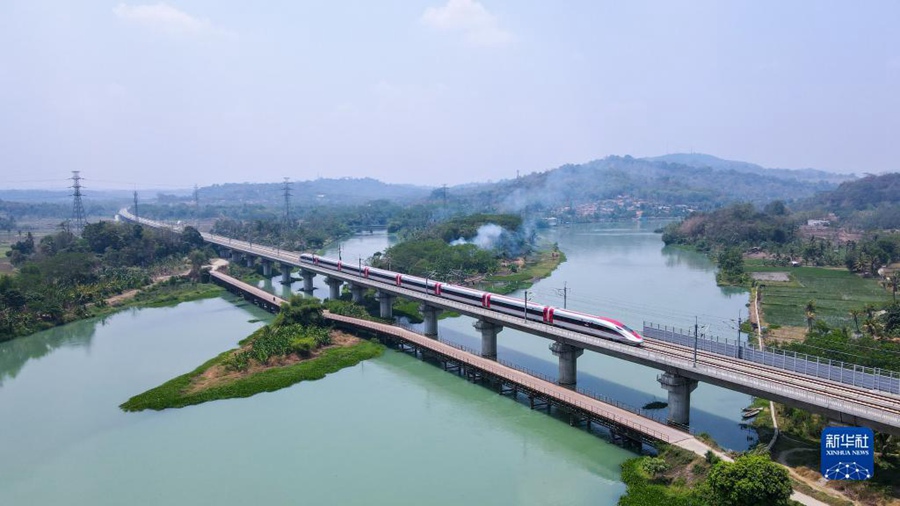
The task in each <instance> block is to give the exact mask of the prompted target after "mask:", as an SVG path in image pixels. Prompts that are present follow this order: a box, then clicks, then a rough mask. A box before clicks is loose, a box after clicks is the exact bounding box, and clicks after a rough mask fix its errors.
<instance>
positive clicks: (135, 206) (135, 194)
mask: <svg viewBox="0 0 900 506" xmlns="http://www.w3.org/2000/svg"><path fill="white" fill-rule="evenodd" d="M137 202H138V199H137V190H134V217H135V218H140V217H141V215H140V214H138V208H137Z"/></svg>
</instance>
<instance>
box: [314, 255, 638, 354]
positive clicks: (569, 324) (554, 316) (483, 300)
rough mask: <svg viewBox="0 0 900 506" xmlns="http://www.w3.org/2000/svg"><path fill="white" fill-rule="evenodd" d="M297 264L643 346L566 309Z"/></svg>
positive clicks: (352, 268)
mask: <svg viewBox="0 0 900 506" xmlns="http://www.w3.org/2000/svg"><path fill="white" fill-rule="evenodd" d="M300 263H301V264H311V265H315V266H318V267H320V268H323V269H329V270H333V271H338V272H344V273H348V274H351V275H355V276H359V277H362V278H366V279H373V280H375V281H381V282H383V283H390V284H392V285H395V286H399V287H402V288H409V289H411V290H416V291H422V292H424V293H426V294H429V295H435V296H438V297H442V298H445V299H449V300H454V301H457V302H462V303H463V304H468V305H471V306H477V307H482V308H486V309H491V310H494V311H497V312H500V313H504V314H508V315H512V316H525V317H526V318H528V319H529V320H533V321H537V322H543V323H546V324H548V325H553V326H554V327H559V328H563V329H568V330H572V331H575V332H580V333H582V334H588V335H591V336H597V337H602V338H604V339H612V340H614V341H621V342H623V343H626V344H630V345H633V346H640V345H641V343H643V342H644V338H643V337H642V336H641V335H640V334H638V333H637V331H635V330H633V329H631V328H629V327H628V326H627V325H625V324H624V323H622V322H620V321H617V320H613V319H611V318H604V317H601V316H594V315H589V314H584V313H579V312H577V311H572V310H569V309H559V308H555V307H552V306H543V305H541V304H538V303H536V302H532V301H528V307H527V308H526V307H525V302H524V301H523V300H522V299H516V298H513V297H507V296H505V295H498V294H496V293H490V292H483V291H481V290H474V289H472V288H466V287H463V286H458V285H452V284H449V283H442V282H440V281H435V280H433V279H425V278H420V277H418V276H411V275H409V274H403V273H400V272H394V271H388V270H384V269H376V268H375V267H367V266H363V267H359V266H357V265H355V264H353V263H344V262H342V261H340V260H335V259H334V258H327V257H320V256H318V255H312V254H309V253H302V254H301V255H300Z"/></svg>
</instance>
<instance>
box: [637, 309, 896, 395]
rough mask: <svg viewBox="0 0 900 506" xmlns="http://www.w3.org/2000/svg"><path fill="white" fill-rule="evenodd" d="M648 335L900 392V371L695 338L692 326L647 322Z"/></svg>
mask: <svg viewBox="0 0 900 506" xmlns="http://www.w3.org/2000/svg"><path fill="white" fill-rule="evenodd" d="M644 336H646V337H649V338H651V339H658V340H660V341H665V342H668V343H674V344H680V345H682V346H687V347H694V346H695V345H696V346H697V349H698V350H699V351H706V352H710V353H715V354H717V355H724V356H727V357H732V358H738V359H742V360H746V361H748V362H753V363H757V364H762V365H767V366H770V367H775V368H777V369H782V370H786V371H791V372H796V373H800V374H805V375H807V376H813V377H816V378H821V379H826V380H830V381H835V382H838V383H844V384H846V385H852V386H855V387H859V388H865V389H868V390H878V391H880V392H888V393H892V394H900V373H898V372H896V371H886V370H884V369H879V368H876V367H866V366H862V365H857V364H848V363H846V362H841V361H838V360H831V359H828V358H823V357H817V356H814V355H807V354H805V353H797V352H794V351H787V350H779V349H765V350H761V349H760V348H759V346H757V345H754V344H751V343H747V342H743V341H738V340H735V339H726V338H720V337H718V336H706V335H703V334H701V335H700V336H697V337H696V339H695V336H694V334H693V332H692V331H691V330H690V329H688V330H685V329H676V328H675V327H666V326H662V325H657V324H653V323H649V322H644Z"/></svg>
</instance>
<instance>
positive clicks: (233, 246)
mask: <svg viewBox="0 0 900 506" xmlns="http://www.w3.org/2000/svg"><path fill="white" fill-rule="evenodd" d="M119 215H120V217H122V218H123V219H126V220H130V221H135V222H139V223H142V224H144V225H147V226H152V227H159V228H168V229H175V230H176V231H177V230H179V229H180V227H173V226H172V225H167V224H164V223H161V222H157V221H153V220H147V219H145V218H137V217H135V216H134V215H132V214H130V213H128V211H127V210H124V209H123V210H122V211H120V212H119ZM201 235H202V236H203V239H204V240H205V241H207V242H209V243H210V244H213V245H215V246H217V247H218V248H219V249H220V253H222V254H223V255H228V256H231V257H232V259H235V258H237V257H242V258H243V259H244V261H245V262H246V263H247V265H254V264H255V262H256V261H257V260H258V261H259V262H260V263H261V264H262V268H263V272H264V274H266V275H271V274H272V270H273V266H275V265H278V266H279V268H280V270H281V275H282V283H285V284H289V283H291V281H292V273H293V272H294V270H295V269H297V268H299V270H300V276H301V277H302V279H303V289H304V291H307V292H311V291H312V290H313V283H312V278H313V276H315V275H317V274H321V275H323V276H325V282H326V284H327V285H328V286H329V296H330V297H331V298H337V297H338V296H339V295H340V289H341V286H342V285H343V284H345V283H346V284H348V285H349V287H350V292H351V293H352V294H353V299H354V300H356V301H360V300H362V297H363V294H364V293H365V291H366V290H369V289H372V290H375V293H376V297H377V298H378V299H379V301H380V302H381V316H382V317H385V318H390V317H391V316H392V312H391V307H392V302H393V300H394V299H395V298H396V297H403V298H407V299H411V300H416V301H418V302H420V303H421V304H422V307H421V308H422V312H423V314H424V316H425V334H426V335H430V336H436V335H437V334H438V329H437V321H438V319H437V316H438V314H439V313H440V312H441V311H444V310H450V311H455V312H458V313H460V314H463V315H467V316H470V317H472V318H474V319H475V320H476V321H475V323H474V326H475V328H476V329H477V330H479V331H480V333H481V336H482V349H481V356H482V357H483V358H484V359H487V360H496V356H497V334H498V333H499V332H500V331H501V330H502V329H503V328H504V327H508V328H514V329H517V330H520V331H522V332H527V333H530V334H533V335H537V336H540V337H544V338H546V339H549V340H551V341H552V343H551V344H550V349H551V351H552V352H553V354H554V355H556V356H557V357H558V358H559V380H558V383H559V384H560V385H561V386H563V387H568V388H571V389H574V388H575V380H576V378H577V371H576V362H577V358H578V357H579V356H580V355H581V354H582V353H583V352H584V351H585V350H589V351H593V352H597V353H602V354H604V355H609V356H613V357H616V358H620V359H623V360H628V361H630V362H633V363H636V364H641V365H644V366H647V367H651V368H654V369H657V370H660V371H661V372H662V373H661V374H660V375H659V376H658V378H657V379H658V381H659V383H660V385H661V386H662V387H663V388H664V389H666V390H667V391H668V401H669V421H670V422H672V423H674V424H676V425H684V426H687V425H688V424H689V420H690V394H691V392H692V391H693V390H694V389H695V388H696V387H697V385H698V383H699V382H703V383H711V384H714V385H719V386H721V387H724V388H728V389H731V390H736V391H739V392H744V393H747V394H749V395H753V396H756V397H762V398H765V399H770V400H773V401H776V402H780V403H783V404H785V405H788V406H792V407H797V408H800V409H804V410H807V411H810V412H813V413H819V414H821V415H823V416H825V417H827V418H828V419H829V420H832V421H834V422H836V423H841V424H847V425H860V426H866V427H870V428H872V429H874V430H876V431H878V432H886V433H890V434H894V435H900V395H898V394H897V393H896V392H897V390H896V388H898V387H897V386H896V385H897V384H898V382H900V378H898V377H896V376H891V375H889V374H888V375H885V374H883V373H881V372H874V373H866V374H874V375H875V376H877V377H876V378H875V379H874V380H871V381H868V380H867V381H855V380H854V381H851V382H849V383H848V382H846V381H841V380H838V378H837V377H836V376H831V375H829V376H823V375H822V374H817V373H815V374H814V373H812V372H811V371H810V370H809V369H808V368H805V369H797V368H785V367H778V366H777V365H776V364H766V363H760V362H758V361H752V360H748V359H747V358H746V357H743V356H740V355H739V356H732V355H730V354H727V353H720V352H719V351H718V350H716V349H714V347H710V346H699V345H698V344H697V342H696V341H704V340H703V339H700V340H695V345H694V346H690V343H689V342H688V343H685V342H684V341H683V340H681V341H679V339H667V337H671V336H667V335H666V333H665V332H662V333H660V332H657V331H655V329H656V327H651V326H647V325H645V328H644V333H645V340H644V345H643V346H641V347H633V346H629V345H626V344H623V343H620V342H615V341H608V340H604V339H599V338H596V337H593V336H589V335H585V334H581V333H577V332H573V331H570V330H566V329H561V328H558V327H554V326H552V325H547V324H544V323H540V322H535V321H529V320H525V319H524V318H517V317H513V316H510V315H507V314H503V313H499V312H496V311H493V310H491V309H487V308H481V307H476V306H470V305H467V304H463V303H460V302H456V301H452V300H448V299H445V298H442V297H439V296H436V295H431V294H427V293H423V292H420V291H415V290H410V289H408V288H403V287H399V286H396V285H392V284H389V283H382V282H380V281H377V280H373V279H371V278H364V277H361V276H357V275H354V274H352V273H349V272H335V271H332V270H330V269H325V268H322V267H319V266H313V265H308V264H305V263H304V264H302V265H301V263H300V258H299V256H300V254H299V253H298V252H295V251H286V250H282V249H278V248H271V247H268V246H263V245H259V244H252V243H249V242H245V241H238V240H234V239H230V238H227V237H222V236H218V235H213V234H206V233H204V234H201ZM270 297H271V295H270ZM682 337H683V336H682ZM704 344H705V343H704ZM817 363H818V362H817ZM829 365H830V364H829ZM856 370H857V368H854V371H856ZM854 377H859V375H858V374H856V376H854ZM829 378H830V379H829ZM841 378H843V371H842V372H841Z"/></svg>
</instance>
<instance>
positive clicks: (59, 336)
mask: <svg viewBox="0 0 900 506" xmlns="http://www.w3.org/2000/svg"><path fill="white" fill-rule="evenodd" d="M108 318H109V317H108V316H106V317H103V318H91V319H88V320H81V321H77V322H73V323H70V324H68V325H64V326H61V327H54V328H52V329H48V330H46V331H43V332H38V333H37V334H33V335H30V336H23V337H18V338H15V339H13V340H11V341H7V342H5V343H0V386H2V385H3V382H4V380H6V379H9V378H15V377H16V376H17V375H18V374H19V371H21V370H22V367H23V366H25V364H26V363H28V361H29V360H33V359H38V358H41V357H43V356H45V355H47V354H48V353H50V352H51V351H53V350H56V349H57V348H61V347H71V348H90V345H91V338H93V337H94V331H95V328H96V326H97V324H98V323H99V324H100V325H106V321H107V319H108Z"/></svg>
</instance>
